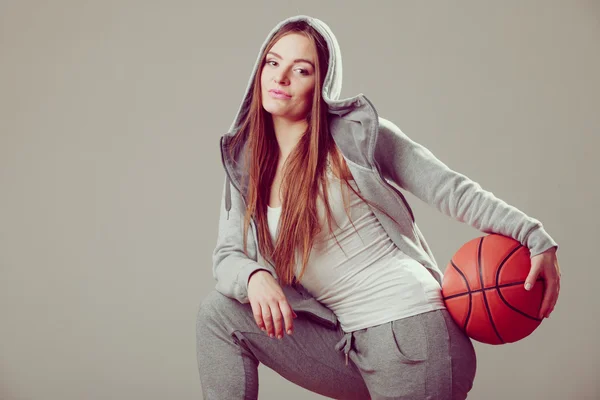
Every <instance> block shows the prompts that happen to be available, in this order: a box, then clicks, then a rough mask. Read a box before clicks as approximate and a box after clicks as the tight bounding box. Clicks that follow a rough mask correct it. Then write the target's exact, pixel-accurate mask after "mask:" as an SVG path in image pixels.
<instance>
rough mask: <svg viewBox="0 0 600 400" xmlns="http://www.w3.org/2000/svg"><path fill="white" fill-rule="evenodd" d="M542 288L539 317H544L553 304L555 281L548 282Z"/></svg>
mask: <svg viewBox="0 0 600 400" xmlns="http://www.w3.org/2000/svg"><path fill="white" fill-rule="evenodd" d="M546 283H547V285H546V288H545V290H544V299H543V300H542V306H541V308H540V313H539V317H540V318H544V317H545V316H546V314H547V313H548V311H549V310H550V309H551V308H552V307H553V306H554V303H555V299H556V281H551V282H548V281H546Z"/></svg>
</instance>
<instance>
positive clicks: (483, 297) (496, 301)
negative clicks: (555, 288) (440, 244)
mask: <svg viewBox="0 0 600 400" xmlns="http://www.w3.org/2000/svg"><path fill="white" fill-rule="evenodd" d="M530 267H531V259H530V252H529V249H528V248H527V247H525V246H523V245H521V244H520V243H519V242H518V241H516V240H514V239H512V238H509V237H506V236H503V235H498V234H490V235H487V236H482V237H478V238H476V239H473V240H471V241H469V242H467V243H465V244H464V245H463V246H462V247H461V248H460V249H459V250H458V251H457V252H456V253H455V254H454V256H453V257H452V259H451V260H450V262H449V263H448V265H447V267H446V271H445V273H444V278H443V281H442V296H443V299H444V302H445V304H446V307H447V309H448V312H449V313H450V315H451V316H452V318H453V319H454V321H456V323H457V324H458V325H459V326H460V327H461V328H462V329H463V331H464V332H465V333H466V334H467V335H468V336H469V337H470V338H472V339H474V340H477V341H479V342H482V343H487V344H493V345H498V344H505V343H511V342H516V341H518V340H521V339H523V338H525V337H527V336H529V335H530V334H531V333H532V332H533V331H534V330H535V329H536V328H537V327H538V326H539V325H540V324H541V323H542V318H538V313H539V311H540V307H541V305H542V299H543V296H544V289H545V281H544V280H543V279H542V278H541V277H540V278H538V279H537V281H536V283H535V285H533V288H531V290H529V291H527V290H525V279H526V278H527V275H528V274H529V269H530Z"/></svg>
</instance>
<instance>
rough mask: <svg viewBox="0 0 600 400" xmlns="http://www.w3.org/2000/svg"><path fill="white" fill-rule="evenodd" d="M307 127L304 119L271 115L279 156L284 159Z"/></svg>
mask: <svg viewBox="0 0 600 400" xmlns="http://www.w3.org/2000/svg"><path fill="white" fill-rule="evenodd" d="M306 128H308V124H307V123H306V120H305V119H300V120H296V121H293V120H289V119H287V118H283V117H278V116H273V130H274V131H275V137H276V138H277V143H278V144H279V150H280V152H281V156H282V157H283V158H284V159H285V158H287V156H288V155H289V154H290V153H291V151H292V150H293V148H294V147H295V146H296V145H297V144H298V142H299V141H300V138H301V137H302V135H303V134H304V132H305V131H306Z"/></svg>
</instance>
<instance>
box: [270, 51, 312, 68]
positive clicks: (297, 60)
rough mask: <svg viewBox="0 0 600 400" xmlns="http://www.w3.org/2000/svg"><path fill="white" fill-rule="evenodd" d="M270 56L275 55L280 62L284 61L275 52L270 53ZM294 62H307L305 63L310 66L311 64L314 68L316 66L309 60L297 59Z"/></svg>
mask: <svg viewBox="0 0 600 400" xmlns="http://www.w3.org/2000/svg"><path fill="white" fill-rule="evenodd" d="M268 54H272V55H274V56H275V57H277V58H279V59H280V60H282V59H283V57H281V56H280V55H279V54H277V53H275V52H274V51H270V52H269V53H268ZM268 54H267V55H268ZM294 62H295V63H297V62H305V63H308V64H310V65H311V66H312V67H313V68H314V67H315V64H313V63H312V61H310V60H307V59H305V58H296V59H295V60H294Z"/></svg>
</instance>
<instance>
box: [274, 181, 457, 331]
mask: <svg viewBox="0 0 600 400" xmlns="http://www.w3.org/2000/svg"><path fill="white" fill-rule="evenodd" d="M328 177H329V186H328V187H329V202H330V205H331V208H332V210H331V211H332V215H333V217H334V221H332V228H333V230H334V233H335V235H336V237H337V240H338V242H339V244H340V245H341V247H342V249H343V250H342V249H340V246H339V245H338V243H336V241H335V239H334V238H333V236H332V235H331V232H329V227H328V225H327V220H326V216H325V210H324V208H323V202H322V199H321V197H319V198H318V201H317V205H318V209H319V215H320V219H321V226H322V227H323V229H322V231H321V233H320V234H319V235H318V236H317V237H316V238H315V243H314V246H313V249H312V251H311V254H310V257H309V260H308V264H307V269H306V271H305V274H304V276H303V277H302V280H301V281H300V283H301V284H302V286H304V287H305V288H306V290H308V291H309V292H310V293H311V295H313V296H314V297H315V298H316V299H317V300H318V301H319V302H321V303H323V304H324V305H325V306H326V307H328V308H329V309H331V310H332V311H333V312H334V313H335V314H336V316H337V318H338V320H339V321H340V325H341V327H342V329H343V330H344V331H345V332H351V331H355V330H359V329H363V328H368V327H371V326H375V325H379V324H383V323H386V322H389V321H393V320H396V319H400V318H405V317H409V316H411V315H415V314H419V313H422V312H426V311H431V310H435V309H442V308H446V307H445V305H444V302H443V300H442V296H441V287H440V285H439V283H438V282H437V281H436V280H435V278H434V277H433V276H432V275H431V273H430V272H429V271H428V270H427V269H426V268H425V267H424V266H423V265H421V264H420V263H418V262H417V261H416V260H414V259H412V258H410V257H409V256H407V255H406V254H405V253H403V252H402V251H401V250H400V249H398V247H396V245H395V244H394V243H393V242H392V240H391V239H390V238H389V236H388V235H387V233H386V232H385V230H384V229H383V228H382V226H381V225H380V223H379V220H378V219H377V217H376V216H375V214H373V212H372V210H371V207H370V206H369V205H367V204H366V203H364V202H363V201H362V200H361V199H360V198H359V197H358V196H357V195H356V194H355V193H354V192H353V191H352V190H350V189H349V188H347V187H345V185H344V188H343V191H342V190H340V182H341V181H340V180H339V179H338V178H337V177H336V176H335V175H334V174H333V172H332V171H331V169H328ZM350 183H351V184H352V186H353V187H354V189H356V190H357V191H358V188H357V186H356V184H355V183H354V181H350ZM342 193H344V194H345V195H346V196H349V197H347V199H349V201H350V210H349V211H350V215H351V217H352V221H353V222H354V227H356V230H355V229H354V227H353V226H352V224H351V222H350V220H349V219H348V216H347V215H346V212H345V210H344V203H343V200H342V197H341V196H342ZM281 209H282V208H281V207H268V213H267V217H268V223H269V230H270V232H271V237H272V238H273V240H275V238H276V230H277V226H278V223H279V216H280V213H281ZM336 222H337V226H336ZM298 254H300V253H298ZM300 268H301V257H298V260H297V267H296V274H295V275H296V278H297V277H298V276H299V273H300Z"/></svg>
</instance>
